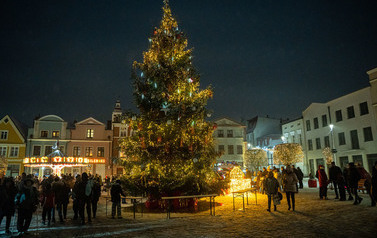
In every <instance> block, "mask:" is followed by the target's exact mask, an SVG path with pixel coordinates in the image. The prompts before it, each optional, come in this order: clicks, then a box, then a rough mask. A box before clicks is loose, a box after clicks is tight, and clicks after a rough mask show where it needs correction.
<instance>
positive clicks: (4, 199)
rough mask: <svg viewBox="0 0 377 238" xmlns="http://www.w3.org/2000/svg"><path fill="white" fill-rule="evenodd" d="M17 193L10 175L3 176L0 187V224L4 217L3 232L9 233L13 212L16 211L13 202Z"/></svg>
mask: <svg viewBox="0 0 377 238" xmlns="http://www.w3.org/2000/svg"><path fill="white" fill-rule="evenodd" d="M16 194H17V188H16V185H15V183H14V180H13V178H12V177H10V178H5V179H4V182H3V185H2V186H1V187H0V200H1V202H0V224H1V222H2V220H3V217H6V224H5V233H6V234H10V230H9V227H10V222H11V220H12V216H14V212H15V211H16V206H15V204H14V198H15V197H16Z"/></svg>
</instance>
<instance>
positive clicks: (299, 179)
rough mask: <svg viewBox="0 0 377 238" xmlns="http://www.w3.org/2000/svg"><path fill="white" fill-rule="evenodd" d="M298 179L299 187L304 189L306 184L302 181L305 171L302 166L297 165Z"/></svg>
mask: <svg viewBox="0 0 377 238" xmlns="http://www.w3.org/2000/svg"><path fill="white" fill-rule="evenodd" d="M296 176H297V179H298V183H299V188H300V189H303V188H304V184H303V183H302V180H303V179H304V173H303V172H302V170H301V169H300V167H297V174H296Z"/></svg>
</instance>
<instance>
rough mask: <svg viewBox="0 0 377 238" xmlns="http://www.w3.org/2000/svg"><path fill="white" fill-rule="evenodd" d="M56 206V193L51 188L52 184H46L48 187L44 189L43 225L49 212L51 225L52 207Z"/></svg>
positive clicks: (49, 223)
mask: <svg viewBox="0 0 377 238" xmlns="http://www.w3.org/2000/svg"><path fill="white" fill-rule="evenodd" d="M54 206H55V194H54V192H53V191H52V189H51V184H49V183H48V184H46V188H45V190H44V191H43V197H42V207H43V211H42V223H43V225H44V224H45V222H46V214H47V225H48V226H50V225H51V214H52V209H54Z"/></svg>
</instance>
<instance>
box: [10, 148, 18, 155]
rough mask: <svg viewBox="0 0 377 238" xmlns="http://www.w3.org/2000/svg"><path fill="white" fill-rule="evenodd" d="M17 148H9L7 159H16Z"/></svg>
mask: <svg viewBox="0 0 377 238" xmlns="http://www.w3.org/2000/svg"><path fill="white" fill-rule="evenodd" d="M18 151H19V147H13V146H12V147H10V154H9V157H18Z"/></svg>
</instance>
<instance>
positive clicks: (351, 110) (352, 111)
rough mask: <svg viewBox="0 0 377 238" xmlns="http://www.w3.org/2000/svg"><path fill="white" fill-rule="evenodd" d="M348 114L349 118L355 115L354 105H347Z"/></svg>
mask: <svg viewBox="0 0 377 238" xmlns="http://www.w3.org/2000/svg"><path fill="white" fill-rule="evenodd" d="M347 116H348V119H351V118H354V117H355V110H354V109H353V106H350V107H347Z"/></svg>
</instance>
